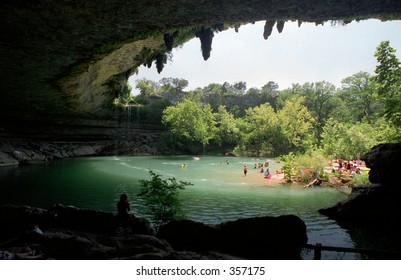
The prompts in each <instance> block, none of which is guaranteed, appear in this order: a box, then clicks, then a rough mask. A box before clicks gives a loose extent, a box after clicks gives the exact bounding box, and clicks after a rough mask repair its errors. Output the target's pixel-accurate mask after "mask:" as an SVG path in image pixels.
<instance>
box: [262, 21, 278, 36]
mask: <svg viewBox="0 0 401 280" xmlns="http://www.w3.org/2000/svg"><path fill="white" fill-rule="evenodd" d="M275 24H276V21H275V20H266V23H265V29H264V32H263V38H265V40H267V38H269V36H270V35H271V34H272V31H273V27H274V25H275Z"/></svg>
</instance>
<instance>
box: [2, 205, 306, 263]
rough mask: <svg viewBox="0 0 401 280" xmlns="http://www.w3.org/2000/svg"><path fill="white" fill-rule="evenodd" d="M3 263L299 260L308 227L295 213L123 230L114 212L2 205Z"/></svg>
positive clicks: (134, 222)
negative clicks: (218, 222) (22, 261)
mask: <svg viewBox="0 0 401 280" xmlns="http://www.w3.org/2000/svg"><path fill="white" fill-rule="evenodd" d="M0 223H1V225H2V227H1V229H0V252H1V253H2V256H3V259H7V258H8V259H59V260H85V259H141V260H149V259H152V260H153V259H158V260H162V259H180V260H181V259H183V260H198V259H199V260H202V259H221V260H224V259H227V260H230V259H278V260H279V259H300V254H301V251H302V248H303V246H304V245H305V244H306V242H307V235H306V226H305V223H304V222H303V221H302V220H301V219H300V218H298V217H296V216H293V215H286V216H279V217H257V218H248V219H239V220H236V221H230V222H225V223H222V224H219V225H216V226H210V225H205V224H203V223H199V222H194V221H190V220H182V221H174V222H170V223H169V224H167V225H164V226H162V227H161V228H160V229H159V231H158V232H157V234H156V233H155V232H154V230H153V229H152V227H151V226H150V223H149V222H148V221H147V220H145V219H141V218H135V217H133V218H132V219H131V220H130V222H129V224H128V225H125V227H121V225H120V224H119V222H118V219H117V217H116V216H115V214H113V213H107V212H102V211H95V210H89V209H79V208H76V207H73V206H63V205H55V206H53V207H51V208H49V209H41V208H35V207H29V206H7V205H3V206H0Z"/></svg>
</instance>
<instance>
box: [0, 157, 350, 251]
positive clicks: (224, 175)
mask: <svg viewBox="0 0 401 280" xmlns="http://www.w3.org/2000/svg"><path fill="white" fill-rule="evenodd" d="M265 160H266V159H259V160H258V161H257V160H255V159H251V158H232V157H212V156H201V157H200V160H194V159H193V157H192V156H165V157H163V156H151V157H150V156H146V157H145V156H144V157H141V156H136V157H128V156H121V157H120V156H111V157H88V158H75V159H67V160H60V161H54V162H50V163H47V164H39V165H30V166H23V167H4V168H0V179H1V183H0V193H1V196H0V204H24V205H31V206H37V207H44V208H47V207H49V206H51V205H53V204H55V203H62V204H66V205H74V206H76V207H80V208H90V209H97V210H103V211H112V212H115V211H116V209H115V205H116V203H117V200H118V198H119V195H120V194H121V193H127V195H128V197H129V200H130V203H131V205H132V208H133V211H134V213H135V215H136V216H138V217H145V218H147V216H146V215H145V211H144V206H143V201H142V200H141V199H139V198H138V197H137V193H138V188H139V184H138V180H140V179H149V170H153V171H154V172H155V173H157V174H160V175H162V176H163V178H169V177H175V178H176V179H178V180H183V181H189V182H191V183H192V184H193V186H189V187H187V188H186V189H185V190H184V191H182V193H181V199H182V202H183V207H184V211H185V214H186V216H187V218H189V219H192V220H195V221H199V222H203V223H207V224H217V223H221V222H223V221H228V220H235V219H238V218H246V217H255V216H264V215H269V216H278V215H284V214H294V215H297V216H299V217H301V218H302V219H303V220H304V221H305V223H306V225H307V231H308V238H309V241H308V243H312V244H313V243H316V242H320V243H322V244H324V245H332V246H344V247H353V246H354V245H353V242H352V240H351V238H350V236H349V235H348V233H347V232H346V231H345V230H344V229H343V228H341V227H340V226H338V225H337V224H336V222H335V221H333V220H330V219H328V218H327V217H325V216H323V215H320V214H319V213H318V212H317V210H318V209H320V208H323V207H327V206H331V205H333V204H335V203H336V202H338V201H341V200H343V199H345V198H346V197H347V195H346V194H344V193H342V192H339V191H337V190H335V189H330V188H312V189H304V188H303V187H302V186H296V185H283V184H277V183H273V182H272V181H271V180H266V179H264V176H263V174H261V173H260V172H259V169H254V168H253V166H254V164H255V163H257V162H261V163H262V162H264V161H265ZM227 161H228V163H229V164H227ZM269 162H270V166H269V169H270V171H271V172H273V173H274V172H275V170H277V169H279V168H280V166H279V164H278V163H276V162H275V161H274V160H272V159H269ZM182 164H186V167H184V168H183V167H182ZM244 165H247V166H248V167H249V171H248V174H247V176H244V175H243V171H242V167H243V166H244Z"/></svg>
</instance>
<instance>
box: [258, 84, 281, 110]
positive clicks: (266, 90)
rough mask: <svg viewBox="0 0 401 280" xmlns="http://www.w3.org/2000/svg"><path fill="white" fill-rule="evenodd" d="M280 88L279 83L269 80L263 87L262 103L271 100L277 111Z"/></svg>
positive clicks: (270, 102)
mask: <svg viewBox="0 0 401 280" xmlns="http://www.w3.org/2000/svg"><path fill="white" fill-rule="evenodd" d="M278 88H279V86H278V84H277V83H275V82H273V81H269V82H268V83H267V84H265V85H264V86H262V89H261V103H265V102H269V104H270V105H271V106H272V107H273V109H274V110H275V111H277V98H278V96H279V93H280V91H279V90H278Z"/></svg>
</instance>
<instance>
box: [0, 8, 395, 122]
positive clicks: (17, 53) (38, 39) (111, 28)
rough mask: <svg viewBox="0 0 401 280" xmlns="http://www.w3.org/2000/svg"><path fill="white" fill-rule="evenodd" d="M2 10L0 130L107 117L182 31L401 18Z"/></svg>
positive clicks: (386, 12) (356, 12) (257, 11)
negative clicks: (131, 81)
mask: <svg viewBox="0 0 401 280" xmlns="http://www.w3.org/2000/svg"><path fill="white" fill-rule="evenodd" d="M0 6H1V8H0V23H1V26H2V29H1V32H0V34H1V43H0V53H1V56H0V57H1V58H0V59H1V60H0V65H1V70H0V71H1V73H0V74H1V75H0V83H1V100H0V101H1V102H0V119H1V122H0V124H1V123H10V122H15V121H16V120H20V121H29V120H31V121H32V120H43V119H45V120H48V121H49V120H52V119H53V118H60V116H62V117H63V118H64V119H66V120H67V119H68V120H71V119H73V118H74V117H76V116H79V117H80V118H82V117H83V116H86V117H88V116H98V117H105V116H107V114H108V112H109V111H110V106H111V100H113V99H114V98H115V96H116V95H118V91H119V90H121V88H123V87H124V86H125V84H126V80H127V78H128V75H129V74H130V73H132V72H133V71H135V69H136V68H137V67H138V66H139V65H141V64H143V63H146V62H147V61H148V60H149V59H156V60H157V55H159V54H162V52H163V51H166V50H167V49H169V48H171V46H168V42H169V41H168V40H166V38H167V39H168V38H169V37H168V36H170V35H171V34H174V32H175V31H177V30H182V29H183V28H185V27H191V28H193V29H194V30H195V29H196V30H201V29H202V27H210V26H212V27H213V28H215V29H221V28H222V29H224V26H238V25H239V24H240V23H248V22H254V21H259V20H267V24H266V26H267V27H269V26H270V25H271V22H272V21H273V22H274V21H280V22H283V21H286V20H299V21H307V22H323V21H327V20H345V21H352V20H355V19H365V18H380V19H384V20H386V19H394V18H400V15H401V13H400V12H401V1H399V0H366V1H363V0H360V1H356V0H350V1H348V0H347V1H346V0H342V1H334V0H333V1H330V0H327V1H321V0H304V1H300V0H280V1H278V0H230V1H219V0H211V1H202V0H168V1H167V0H166V1H160V0H159V1H155V0H120V1H118V0H97V1H83V0H58V1H54V0H29V1H24V0H13V1H10V0H3V1H2V2H1V3H0ZM269 22H270V23H269ZM269 24H270V25H269ZM267 32H268V30H267ZM266 35H267V34H265V36H266ZM166 36H167V37H166ZM166 45H167V46H166Z"/></svg>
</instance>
